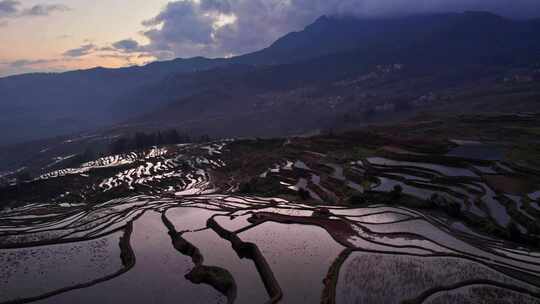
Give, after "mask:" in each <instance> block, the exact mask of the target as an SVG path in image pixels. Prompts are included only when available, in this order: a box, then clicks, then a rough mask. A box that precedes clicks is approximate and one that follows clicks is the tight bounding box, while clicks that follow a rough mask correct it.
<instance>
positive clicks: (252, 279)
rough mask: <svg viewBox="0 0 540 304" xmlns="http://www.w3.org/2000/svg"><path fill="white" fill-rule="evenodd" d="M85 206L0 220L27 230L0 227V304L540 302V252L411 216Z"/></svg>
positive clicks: (252, 207)
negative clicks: (49, 215)
mask: <svg viewBox="0 0 540 304" xmlns="http://www.w3.org/2000/svg"><path fill="white" fill-rule="evenodd" d="M219 201H222V202H223V204H222V206H223V207H222V208H219V207H217V206H216V204H215V203H216V202H219ZM85 209H87V208H83V207H77V206H70V207H65V208H62V209H59V208H56V209H55V216H54V218H55V223H52V222H50V219H49V218H47V217H44V216H42V215H41V214H40V215H39V216H37V215H36V214H35V213H34V212H38V211H39V212H40V213H41V211H42V210H43V206H37V207H35V209H34V208H31V207H30V208H29V207H25V208H24V214H25V215H26V216H24V217H22V216H21V212H20V210H17V209H12V210H10V211H6V212H4V213H3V214H2V218H3V219H12V220H15V219H18V222H17V225H13V226H12V227H3V228H2V229H1V230H0V240H1V246H2V249H0V261H1V262H2V265H3V267H2V268H1V270H0V279H1V280H0V285H1V287H2V291H3V292H2V293H1V294H0V303H30V302H36V303H47V304H48V303H178V302H179V301H180V302H185V303H317V302H324V303H334V302H333V301H335V303H374V302H377V303H399V302H401V301H403V300H411V301H413V300H414V301H416V300H418V301H419V299H422V301H423V300H425V301H428V302H429V303H448V301H450V300H453V299H460V300H461V299H462V300H463V301H465V302H467V301H468V302H471V303H472V302H474V301H477V300H478V297H482V299H484V298H483V297H484V296H485V297H487V298H486V299H492V298H493V299H494V297H495V296H497V295H499V296H501V297H504V298H505V299H508V301H510V300H520V301H521V300H522V301H524V303H538V302H539V301H540V300H539V298H538V295H539V292H540V276H539V275H538V274H539V273H540V254H539V253H531V252H528V251H526V250H521V249H519V248H507V247H505V245H504V244H503V243H501V242H494V241H487V240H486V239H483V238H479V237H477V236H475V235H472V234H464V233H462V232H458V231H456V230H454V229H453V228H452V227H449V226H446V225H445V224H444V223H442V222H440V221H438V220H437V219H435V218H432V217H430V216H427V215H423V214H422V213H420V212H417V211H413V210H409V209H406V208H398V207H382V206H373V207H365V208H339V207H331V206H327V207H322V206H312V207H310V206H305V205H299V204H294V203H287V202H286V201H283V200H281V199H271V198H269V199H262V198H256V197H241V196H219V195H208V196H194V197H190V198H184V199H172V198H167V199H166V198H157V197H132V198H126V199H117V200H114V201H111V202H108V203H106V204H102V205H101V206H96V207H95V208H94V209H93V210H90V211H88V210H85ZM126 210H130V212H126ZM81 212H82V213H83V214H85V215H86V216H82V217H81V216H79V217H75V218H74V217H73V214H79V213H81ZM113 214H114V215H115V216H113ZM90 215H91V216H90ZM34 216H36V217H34ZM89 216H90V218H89ZM43 218H44V219H43ZM103 218H105V219H106V220H104V219H103ZM78 226H80V227H84V230H82V229H77V230H76V231H77V233H72V232H73V229H74V227H78ZM98 227H99V233H96V231H98ZM89 232H94V233H89ZM14 233H17V235H18V236H19V237H18V238H11V237H10V236H11V235H13V234H14ZM25 236H28V238H25ZM36 240H37V241H36ZM490 297H491V298H490ZM325 301H326V302H325ZM509 303H511V302H509Z"/></svg>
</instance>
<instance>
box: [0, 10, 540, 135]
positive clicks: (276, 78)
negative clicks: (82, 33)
mask: <svg viewBox="0 0 540 304" xmlns="http://www.w3.org/2000/svg"><path fill="white" fill-rule="evenodd" d="M538 37H540V19H534V20H527V21H518V20H511V19H506V18H503V17H500V16H497V15H494V14H491V13H487V12H465V13H448V14H431V15H416V16H407V17H393V18H376V19H358V18H353V17H334V16H323V17H320V18H319V19H317V20H316V21H315V22H314V23H313V24H311V25H309V26H307V27H306V28H305V29H304V30H302V31H299V32H294V33H289V34H287V35H285V36H284V37H282V38H280V39H278V40H277V41H276V42H275V43H273V44H272V45H271V46H269V47H268V48H266V49H263V50H260V51H257V52H254V53H251V54H246V55H242V56H237V57H233V58H227V59H207V58H202V57H197V58H191V59H175V60H172V61H164V62H155V63H151V64H148V65H146V66H140V67H139V66H136V67H127V68H121V69H105V68H95V69H90V70H80V71H72V72H65V73H58V74H26V75H18V76H11V77H6V78H1V79H0V96H2V97H1V98H0V111H1V112H2V113H9V115H3V116H2V117H1V118H0V127H1V128H2V129H4V130H8V129H12V130H17V132H8V133H5V134H4V135H3V136H2V138H1V139H0V145H7V144H14V143H21V142H25V141H30V140H36V139H43V138H47V137H54V136H60V135H66V134H71V133H76V132H80V131H83V130H93V129H97V128H105V127H109V126H111V127H114V126H116V127H118V126H133V128H136V129H143V130H146V129H163V128H177V129H181V130H183V131H185V132H188V133H193V134H209V135H211V136H215V137H218V136H220V137H221V136H276V135H288V134H300V133H306V132H313V131H320V130H322V129H333V128H340V127H347V126H357V125H360V124H365V123H374V122H380V121H386V120H389V119H399V118H402V117H406V116H410V115H414V114H415V113H417V112H418V111H427V110H429V111H441V110H444V111H458V112H459V111H466V112H474V111H486V110H489V111H503V112H504V111H509V110H512V111H536V110H538V109H539V108H540V107H539V103H538V96H539V95H540V91H539V89H540V86H539V81H538V78H539V77H538V76H539V74H540V72H539V71H540V70H539V68H540V39H538ZM509 105H511V106H512V107H510V106H509Z"/></svg>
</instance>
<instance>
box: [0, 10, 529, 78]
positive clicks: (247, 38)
mask: <svg viewBox="0 0 540 304" xmlns="http://www.w3.org/2000/svg"><path fill="white" fill-rule="evenodd" d="M463 10H489V11H492V12H496V13H498V14H502V15H505V16H507V17H512V18H533V17H540V0H177V1H170V0H0V77H1V76H7V75H13V74H20V73H27V72H37V71H46V72H50V71H65V70H71V69H79V68H89V67H95V66H106V67H120V66H127V65H135V64H144V63H146V62H150V61H154V60H165V59H171V58H175V57H192V56H199V55H201V56H207V57H222V56H232V55H237V54H242V53H246V52H250V51H254V50H257V49H260V48H263V47H265V46H268V45H269V44H270V43H272V42H273V41H274V40H275V39H276V38H278V37H279V36H281V35H283V34H286V33H288V32H290V31H294V30H300V29H302V28H303V27H305V26H306V25H307V24H309V23H311V22H313V21H314V20H315V19H316V18H317V17H319V16H321V15H324V14H327V15H336V14H338V15H339V14H353V15H356V16H359V17H377V16H388V15H401V14H414V13H426V12H442V11H463Z"/></svg>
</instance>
